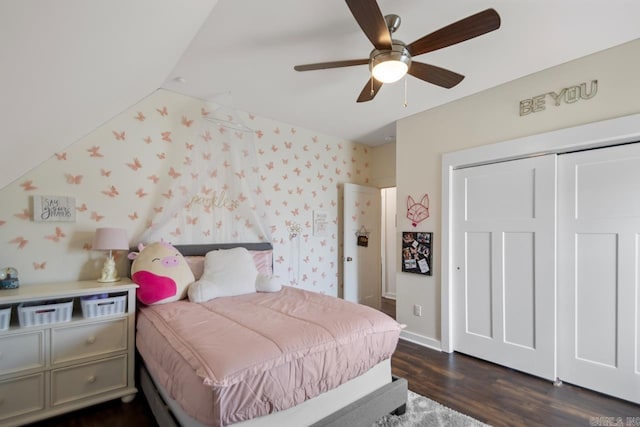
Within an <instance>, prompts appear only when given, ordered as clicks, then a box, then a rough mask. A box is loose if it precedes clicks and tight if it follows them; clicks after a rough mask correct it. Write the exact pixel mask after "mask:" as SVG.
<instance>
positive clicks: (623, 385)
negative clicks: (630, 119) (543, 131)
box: [558, 144, 640, 403]
mask: <svg viewBox="0 0 640 427" xmlns="http://www.w3.org/2000/svg"><path fill="white" fill-rule="evenodd" d="M559 170H560V172H559V175H558V188H559V196H560V203H559V205H558V208H559V211H558V233H559V234H558V237H559V243H558V256H559V259H558V313H559V314H558V318H559V322H560V323H559V325H560V327H559V341H558V354H559V361H558V363H559V375H560V378H561V379H562V380H564V381H566V382H570V383H573V384H576V385H580V386H583V387H587V388H590V389H594V390H597V391H600V392H603V393H606V394H610V395H613V396H617V397H620V398H622V399H627V400H630V401H633V402H638V403H640V373H639V370H640V353H639V351H638V346H639V345H640V335H639V333H638V330H639V329H640V323H639V322H640V320H639V314H640V313H639V311H638V305H639V303H640V300H639V298H640V297H639V289H638V288H639V284H638V281H639V280H640V277H639V276H640V144H630V145H623V146H617V147H610V148H603V149H597V150H590V151H583V152H579V153H572V154H566V155H562V156H560V159H559Z"/></svg>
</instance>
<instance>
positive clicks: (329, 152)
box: [0, 90, 372, 295]
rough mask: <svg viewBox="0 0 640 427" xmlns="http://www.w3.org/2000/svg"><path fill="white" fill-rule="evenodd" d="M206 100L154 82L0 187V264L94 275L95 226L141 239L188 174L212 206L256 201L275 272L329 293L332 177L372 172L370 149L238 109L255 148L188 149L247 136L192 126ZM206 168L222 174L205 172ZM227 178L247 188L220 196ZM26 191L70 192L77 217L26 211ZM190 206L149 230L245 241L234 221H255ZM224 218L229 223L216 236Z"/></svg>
mask: <svg viewBox="0 0 640 427" xmlns="http://www.w3.org/2000/svg"><path fill="white" fill-rule="evenodd" d="M215 109H216V106H215V105H211V104H209V103H206V102H204V101H202V100H199V99H195V98H190V97H186V96H182V95H178V94H176V93H173V92H169V91H164V90H158V91H156V92H155V93H153V94H152V95H150V96H149V97H147V98H145V99H144V100H142V101H141V102H140V103H138V104H137V105H135V106H133V107H132V108H130V109H129V110H127V111H125V112H123V113H122V114H120V115H118V116H116V117H115V118H113V119H112V120H110V121H109V122H107V123H105V124H104V125H103V126H101V127H99V128H98V129H96V130H95V131H93V132H92V133H90V134H89V135H87V136H86V137H84V138H82V139H81V140H79V141H77V142H75V143H73V144H71V145H69V146H68V148H67V149H65V150H64V151H61V152H58V153H55V154H54V155H53V156H52V157H51V158H50V159H49V160H48V161H46V162H44V163H43V164H41V165H40V166H38V167H37V168H35V169H34V170H32V171H30V172H29V173H27V174H25V175H24V176H22V177H21V178H19V179H18V180H17V181H15V182H13V183H11V184H10V185H8V186H7V187H5V188H3V189H1V190H0V197H1V200H2V203H0V248H2V250H1V251H0V267H5V266H12V267H15V268H17V269H18V272H19V278H20V283H21V286H28V284H29V283H41V282H51V281H65V280H84V279H93V278H95V277H97V276H98V274H99V271H100V267H101V265H102V262H103V260H104V254H103V253H100V252H96V251H92V250H91V245H92V240H93V235H94V232H95V229H96V228H97V227H122V228H125V229H126V230H127V232H128V234H129V236H130V238H131V241H130V243H131V244H132V245H135V244H137V243H139V241H138V240H136V239H140V238H141V237H142V236H145V235H149V232H148V231H149V229H150V227H153V218H157V217H158V214H159V213H161V211H162V209H165V207H166V205H167V204H166V200H168V199H169V198H171V197H174V196H175V192H176V189H175V188H176V187H175V183H176V180H178V179H180V177H182V178H184V177H185V176H184V175H186V176H187V177H188V178H189V180H190V181H192V184H190V186H191V188H197V189H198V191H195V192H194V191H191V193H189V194H188V198H189V200H191V201H196V203H198V202H197V201H198V200H200V201H202V200H204V201H207V200H209V201H210V200H216V199H211V198H209V195H211V194H213V193H214V192H216V194H217V201H218V204H219V205H220V206H218V207H217V209H224V208H225V207H227V208H228V206H229V205H228V203H233V204H234V206H236V207H238V206H241V205H242V204H247V206H246V207H245V211H246V210H256V206H255V204H256V203H259V204H260V206H259V208H260V209H258V210H259V211H261V212H262V213H261V215H262V217H263V218H264V219H265V221H267V224H266V227H268V233H262V234H268V235H270V239H271V240H272V243H273V245H274V270H275V274H276V275H278V276H280V277H281V278H282V279H283V280H284V281H285V282H286V283H288V284H290V285H293V286H299V287H302V288H305V289H311V290H316V291H318V292H323V293H327V294H331V295H338V284H339V281H340V280H339V278H338V271H339V270H338V269H339V263H338V259H339V258H338V253H339V252H341V248H340V241H339V231H338V230H339V227H338V223H339V220H340V219H341V213H340V210H339V206H340V205H341V204H340V201H339V195H340V194H341V192H340V191H339V188H340V184H342V183H344V182H352V183H357V184H365V185H366V184H368V183H369V182H370V181H371V175H372V171H371V168H370V162H371V153H370V150H371V148H370V147H367V146H364V145H361V144H357V143H353V142H350V141H345V140H342V139H340V138H336V137H332V136H327V135H322V134H318V133H315V132H313V131H311V130H308V129H304V128H299V127H295V126H291V125H287V124H285V123H281V122H277V121H273V120H270V119H266V118H262V117H259V116H256V115H253V114H250V113H243V112H238V113H237V114H238V116H239V118H240V119H241V121H242V122H243V123H244V124H245V125H246V126H247V127H249V128H250V129H252V131H253V135H252V139H253V145H254V149H255V152H254V153H252V156H251V161H250V162H249V160H248V159H247V160H246V161H245V163H243V160H242V157H243V156H244V152H243V151H242V150H240V151H239V152H238V153H239V154H237V156H239V160H238V159H236V161H234V162H225V160H224V155H225V153H224V152H223V150H226V149H228V146H226V145H224V144H225V142H222V143H220V144H219V145H218V146H217V148H216V149H215V150H213V149H212V150H211V151H206V150H197V148H198V147H199V146H201V145H202V143H203V141H204V142H206V140H207V138H209V137H211V138H213V137H214V135H213V134H211V132H213V133H215V132H219V133H223V132H227V135H226V136H225V137H226V139H225V140H224V141H226V143H227V144H233V141H234V139H241V138H245V137H246V136H242V132H236V131H235V130H234V129H233V128H232V127H231V128H225V127H214V128H213V129H212V130H205V131H202V128H198V129H196V127H197V126H198V123H199V121H200V120H201V119H202V118H203V117H206V116H207V115H208V114H211V112H212V111H215ZM72 119H73V118H70V120H72ZM34 125H37V122H35V123H34ZM207 132H209V135H208V134H207ZM8 143H10V142H8ZM216 150H217V151H216ZM196 156H198V157H197V163H198V164H199V165H202V164H203V162H204V164H206V163H207V161H208V160H209V159H211V165H215V167H213V166H212V167H210V168H207V169H206V170H205V171H198V172H195V171H194V169H193V168H192V167H190V165H192V164H194V161H195V160H196ZM247 157H248V156H247ZM240 165H244V167H240ZM223 171H224V172H226V175H224V174H222V172H223ZM208 174H209V175H208ZM214 174H218V175H224V176H225V177H227V178H222V179H217V180H213V179H212V178H213V177H212V176H211V175H214ZM230 177H233V179H236V180H241V181H242V180H247V181H251V182H252V183H256V184H252V186H250V187H247V188H250V189H251V190H250V191H252V192H253V193H254V194H253V195H251V197H249V195H248V194H227V195H226V196H225V197H226V203H227V205H225V203H223V202H222V201H221V197H220V196H221V195H223V194H225V193H224V191H225V189H227V190H228V188H227V187H226V185H227V184H226V183H225V180H229V179H231V178H230ZM247 191H249V190H247ZM35 195H51V196H69V197H75V200H76V222H75V223H62V222H61V223H54V222H52V223H41V222H34V221H33V220H32V216H33V212H32V211H33V197H32V196H35ZM182 197H184V194H183V195H182ZM163 201H165V202H163ZM252 203H253V205H251V204H252ZM198 207H199V209H198V210H193V209H192V210H191V211H184V212H182V213H181V215H180V217H178V215H177V214H174V213H171V215H170V216H171V217H172V218H170V220H171V221H173V222H174V223H171V222H169V223H168V224H169V226H168V227H167V228H166V231H163V233H164V234H163V235H162V236H154V237H162V238H164V239H165V240H168V241H170V242H180V243H201V242H208V241H211V242H213V241H221V239H222V240H228V241H245V240H246V234H242V233H241V231H243V232H244V231H246V230H248V229H252V228H256V227H257V224H254V222H255V221H252V220H251V219H250V218H249V217H248V216H246V215H241V214H239V212H242V210H237V211H235V212H232V213H231V214H229V212H227V215H226V216H217V217H216V216H215V215H212V216H206V218H205V215H209V214H211V211H209V212H207V209H206V206H205V204H202V203H201V205H200V206H198ZM214 209H215V207H214ZM314 210H319V211H323V212H327V213H328V216H329V224H328V226H329V227H328V228H329V229H328V233H326V235H325V236H323V237H315V236H313V225H312V222H313V211H314ZM221 221H225V224H221ZM223 227H224V230H225V233H226V234H225V235H224V236H220V233H221V231H220V230H222V229H223ZM291 227H299V228H300V234H299V236H298V238H297V239H299V240H297V241H293V240H291V239H290V234H289V230H290V229H291ZM258 228H259V227H257V229H258ZM216 232H218V235H216ZM257 235H260V232H259V231H257ZM217 237H220V238H217ZM146 243H149V242H146ZM125 255H126V253H124V252H122V253H117V257H118V265H119V271H120V272H121V273H124V272H125V270H126V259H125V258H126V256H125ZM294 271H295V274H292V272H294Z"/></svg>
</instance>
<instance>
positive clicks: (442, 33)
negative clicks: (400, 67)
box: [407, 9, 500, 56]
mask: <svg viewBox="0 0 640 427" xmlns="http://www.w3.org/2000/svg"><path fill="white" fill-rule="evenodd" d="M498 28H500V15H498V12H496V11H495V10H493V9H487V10H484V11H482V12H478V13H476V14H475V15H471V16H468V17H466V18H464V19H461V20H460V21H457V22H454V23H453V24H450V25H447V26H446V27H443V28H441V29H439V30H437V31H434V32H433V33H431V34H427V35H426V36H424V37H422V38H421V39H418V40H416V41H414V42H413V43H411V44H409V45H407V49H408V50H409V52H410V53H411V55H412V56H417V55H422V54H423V53H427V52H432V51H434V50H438V49H442V48H443V47H447V46H451V45H454V44H456V43H460V42H463V41H465V40H469V39H472V38H474V37H478V36H481V35H483V34H486V33H488V32H491V31H493V30H497V29H498Z"/></svg>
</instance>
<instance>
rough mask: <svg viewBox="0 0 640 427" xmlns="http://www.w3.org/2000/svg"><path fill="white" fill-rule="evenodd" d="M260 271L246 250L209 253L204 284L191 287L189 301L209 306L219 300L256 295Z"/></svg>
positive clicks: (193, 284)
mask: <svg viewBox="0 0 640 427" xmlns="http://www.w3.org/2000/svg"><path fill="white" fill-rule="evenodd" d="M257 275H258V270H256V266H255V264H254V263H253V257H252V256H251V254H250V253H249V251H248V250H247V249H245V248H233V249H221V250H217V251H211V252H209V253H207V255H206V256H205V258H204V272H203V273H202V277H200V280H197V281H196V282H194V283H192V284H191V286H189V300H190V301H192V302H205V301H209V300H212V299H214V298H218V297H230V296H234V295H243V294H249V293H253V292H255V291H256V276H257Z"/></svg>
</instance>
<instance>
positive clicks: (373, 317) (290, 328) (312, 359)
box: [136, 286, 400, 425]
mask: <svg viewBox="0 0 640 427" xmlns="http://www.w3.org/2000/svg"><path fill="white" fill-rule="evenodd" d="M147 331H148V333H147ZM145 334H146V335H145ZM399 334H400V326H399V325H398V323H397V322H396V321H395V320H393V319H391V318H390V317H388V316H386V315H385V314H383V313H381V312H379V311H376V310H374V309H372V308H369V307H365V306H362V305H357V304H353V303H349V302H346V301H344V300H341V299H338V298H334V297H330V296H325V295H321V294H318V293H314V292H308V291H303V290H300V289H296V288H291V287H286V286H285V287H283V289H282V291H280V292H277V293H255V294H248V295H241V296H236V297H227V298H217V299H214V300H212V301H209V302H206V303H203V304H194V303H190V302H188V301H178V302H174V303H170V304H162V305H155V306H149V307H143V308H141V309H140V313H139V316H138V334H137V338H136V342H137V348H138V350H139V352H140V354H141V355H142V357H143V358H144V359H145V362H146V364H147V366H148V368H149V369H150V370H151V371H152V373H153V374H154V376H155V377H156V379H158V380H159V381H160V382H161V383H162V386H163V387H164V388H165V390H167V391H168V392H169V394H170V395H171V397H172V398H173V399H174V400H176V401H177V402H178V403H180V405H181V406H182V407H183V409H184V410H185V412H187V413H188V414H189V415H190V416H191V417H193V418H195V419H197V420H198V421H200V422H202V423H205V424H209V425H227V424H232V423H236V422H240V421H243V420H247V419H250V418H253V417H257V416H261V415H266V414H269V413H271V412H274V411H279V410H283V409H287V408H289V407H292V406H295V405H297V404H299V403H301V402H303V401H305V400H307V399H310V398H313V397H315V396H317V395H319V394H320V393H323V392H325V391H328V390H331V389H333V388H335V387H337V386H338V385H340V384H342V383H344V382H346V381H349V380H350V379H352V378H355V377H357V376H358V375H360V374H362V373H364V372H366V371H367V370H369V369H370V368H371V367H373V366H374V365H376V364H377V363H379V362H381V361H382V360H384V359H388V358H389V357H391V354H392V353H393V352H394V350H395V348H396V345H397V342H398V337H399ZM154 337H155V338H154ZM162 340H164V341H162ZM195 383H198V386H197V387H196V386H195ZM194 389H198V390H194ZM194 392H198V393H204V394H205V395H207V396H206V400H205V402H208V403H206V404H202V403H195V402H202V401H203V399H202V396H198V397H196V396H194V395H193V393H194Z"/></svg>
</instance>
